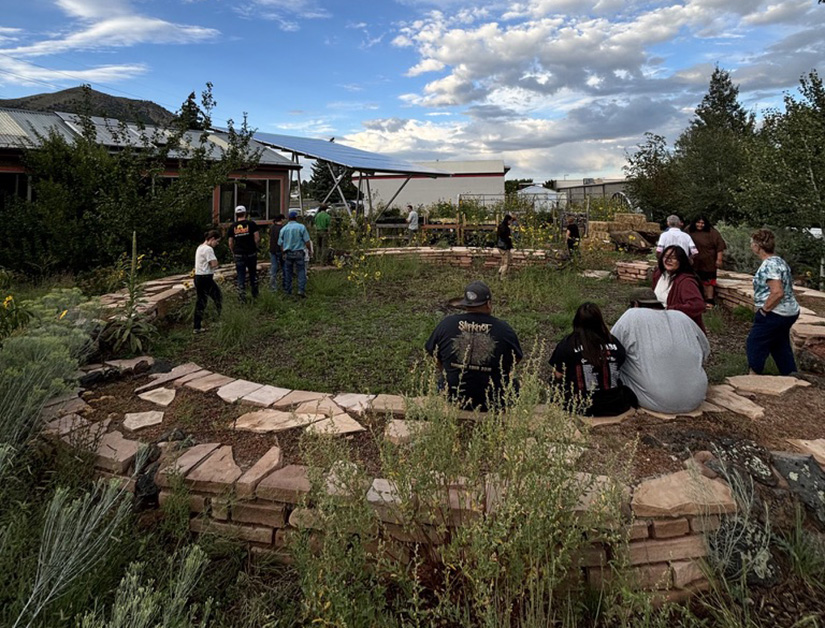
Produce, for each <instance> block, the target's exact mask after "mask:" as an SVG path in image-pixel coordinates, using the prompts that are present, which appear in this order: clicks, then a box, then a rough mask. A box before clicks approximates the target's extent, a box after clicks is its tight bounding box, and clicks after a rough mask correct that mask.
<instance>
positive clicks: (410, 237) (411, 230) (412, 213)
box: [407, 205, 418, 244]
mask: <svg viewBox="0 0 825 628" xmlns="http://www.w3.org/2000/svg"><path fill="white" fill-rule="evenodd" d="M417 234H418V212H417V211H416V210H415V209H414V208H413V206H412V205H407V244H412V242H413V241H414V240H415V236H416V235H417Z"/></svg>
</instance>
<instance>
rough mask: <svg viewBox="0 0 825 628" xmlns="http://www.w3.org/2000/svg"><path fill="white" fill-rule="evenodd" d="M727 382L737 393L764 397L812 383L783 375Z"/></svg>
mask: <svg viewBox="0 0 825 628" xmlns="http://www.w3.org/2000/svg"><path fill="white" fill-rule="evenodd" d="M824 331H825V330H824ZM726 381H727V382H728V384H730V385H731V386H733V387H734V388H735V389H736V390H737V392H746V393H748V392H750V393H760V394H763V395H783V394H785V393H786V392H788V391H789V390H793V389H794V388H797V387H803V388H804V387H805V386H810V383H808V382H806V381H805V380H803V379H797V378H796V377H787V376H782V375H736V376H734V377H728V378H726Z"/></svg>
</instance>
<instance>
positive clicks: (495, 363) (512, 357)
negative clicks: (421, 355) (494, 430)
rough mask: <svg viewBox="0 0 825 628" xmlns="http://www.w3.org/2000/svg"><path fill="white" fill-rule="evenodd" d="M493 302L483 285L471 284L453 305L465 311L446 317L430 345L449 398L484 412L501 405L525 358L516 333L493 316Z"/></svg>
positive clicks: (432, 337) (481, 283)
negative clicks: (513, 373) (443, 378)
mask: <svg viewBox="0 0 825 628" xmlns="http://www.w3.org/2000/svg"><path fill="white" fill-rule="evenodd" d="M492 298H493V297H492V295H491V293H490V288H489V287H488V286H487V284H485V283H484V282H483V281H474V282H472V283H471V284H469V285H468V286H467V287H466V288H465V289H464V297H463V298H461V297H459V298H458V299H453V300H452V301H451V302H450V305H452V306H453V307H460V308H462V309H463V310H465V311H464V312H463V313H461V314H453V315H452V316H447V317H445V318H444V319H442V321H441V322H440V323H439V324H438V326H437V327H436V328H435V330H434V331H433V333H432V334H431V335H430V338H429V340H427V344H426V345H425V349H426V350H427V353H429V354H430V355H431V356H433V357H434V358H435V360H436V364H437V368H438V370H439V372H440V371H442V370H443V371H444V373H445V375H446V380H447V388H448V392H449V396H450V398H451V399H452V400H453V401H456V402H457V403H459V404H460V405H461V407H462V408H466V409H474V408H478V409H480V410H481V411H483V412H486V411H487V410H489V409H490V406H491V405H492V406H498V405H500V404H501V403H502V401H503V396H504V392H505V390H506V388H507V386H508V385H509V384H510V382H511V377H512V371H513V367H514V366H515V365H516V364H518V363H519V361H521V358H522V351H521V345H520V344H519V340H518V336H517V335H516V332H515V331H514V330H513V328H512V327H510V325H508V324H507V323H506V322H504V321H503V320H501V319H498V318H496V317H494V316H491V313H492V311H493V305H492ZM512 383H513V387H516V386H517V382H515V381H513V382H512Z"/></svg>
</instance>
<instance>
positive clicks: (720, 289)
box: [716, 274, 754, 310]
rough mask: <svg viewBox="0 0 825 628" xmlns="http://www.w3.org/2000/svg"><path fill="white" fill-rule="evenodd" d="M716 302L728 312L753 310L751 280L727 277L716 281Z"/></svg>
mask: <svg viewBox="0 0 825 628" xmlns="http://www.w3.org/2000/svg"><path fill="white" fill-rule="evenodd" d="M716 300H717V302H718V303H719V304H720V305H722V306H723V307H726V308H727V309H729V310H733V309H735V308H737V307H744V308H747V309H749V310H753V309H754V307H753V285H752V281H751V278H750V277H748V279H747V280H742V279H736V278H730V277H729V276H728V275H725V276H722V275H721V274H720V276H719V278H718V279H717V280H716Z"/></svg>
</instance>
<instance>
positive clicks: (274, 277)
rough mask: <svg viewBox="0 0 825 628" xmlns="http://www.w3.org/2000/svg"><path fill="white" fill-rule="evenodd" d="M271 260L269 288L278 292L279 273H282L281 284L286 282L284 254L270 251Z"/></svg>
mask: <svg viewBox="0 0 825 628" xmlns="http://www.w3.org/2000/svg"><path fill="white" fill-rule="evenodd" d="M269 261H270V265H269V289H270V290H272V292H278V273H281V285H282V286H283V283H284V254H283V253H281V252H280V251H279V252H278V253H270V254H269Z"/></svg>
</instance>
